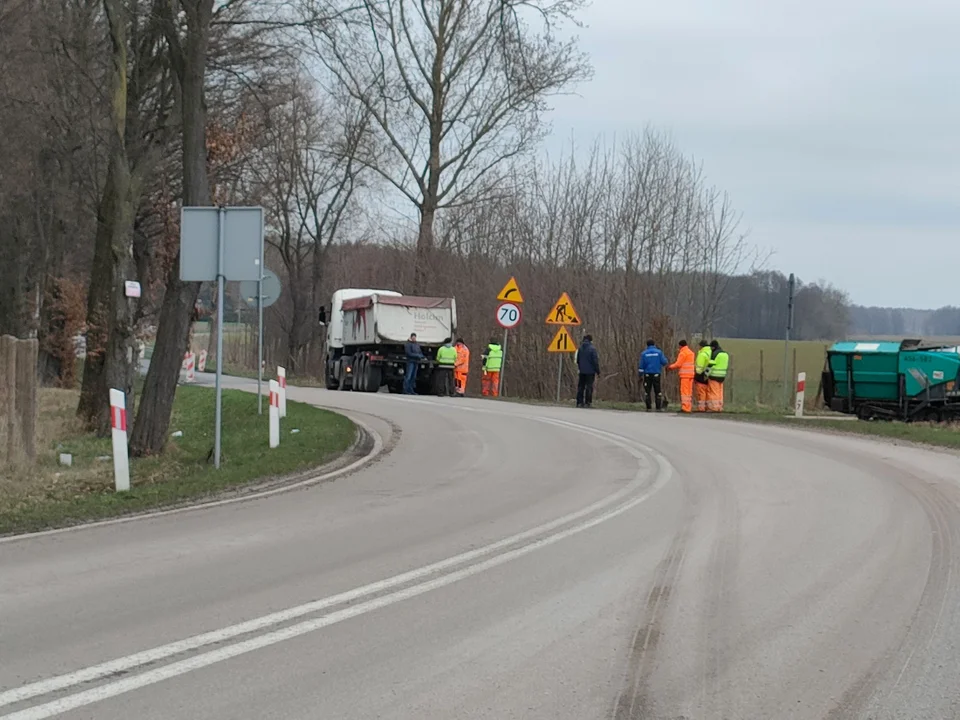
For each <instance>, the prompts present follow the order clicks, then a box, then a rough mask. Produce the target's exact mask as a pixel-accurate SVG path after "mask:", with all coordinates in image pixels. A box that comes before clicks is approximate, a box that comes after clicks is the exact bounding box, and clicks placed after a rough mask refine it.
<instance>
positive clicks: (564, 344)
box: [547, 325, 577, 352]
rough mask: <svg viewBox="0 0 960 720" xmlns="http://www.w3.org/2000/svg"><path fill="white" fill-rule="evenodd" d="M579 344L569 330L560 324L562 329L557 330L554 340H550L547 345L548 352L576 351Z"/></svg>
mask: <svg viewBox="0 0 960 720" xmlns="http://www.w3.org/2000/svg"><path fill="white" fill-rule="evenodd" d="M576 351H577V344H576V343H575V342H574V341H573V338H572V337H570V333H569V332H567V329H566V328H565V327H563V326H562V325H561V326H560V329H559V330H557V334H556V335H554V336H553V340H551V341H550V344H549V345H547V352H576Z"/></svg>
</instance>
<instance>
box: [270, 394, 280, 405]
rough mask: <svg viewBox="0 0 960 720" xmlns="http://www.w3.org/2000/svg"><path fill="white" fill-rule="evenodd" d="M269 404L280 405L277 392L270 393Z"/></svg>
mask: <svg viewBox="0 0 960 720" xmlns="http://www.w3.org/2000/svg"><path fill="white" fill-rule="evenodd" d="M270 404H271V405H273V407H280V395H279V394H278V393H275V392H272V393H270Z"/></svg>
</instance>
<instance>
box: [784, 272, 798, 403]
mask: <svg viewBox="0 0 960 720" xmlns="http://www.w3.org/2000/svg"><path fill="white" fill-rule="evenodd" d="M795 286H796V279H795V278H794V276H793V273H790V287H789V289H788V295H787V327H786V332H785V335H784V339H783V404H784V405H785V406H786V407H790V399H789V398H790V383H788V382H787V375H788V373H789V372H790V359H789V357H788V355H789V354H790V331H791V330H793V292H794V288H795Z"/></svg>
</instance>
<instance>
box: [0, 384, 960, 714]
mask: <svg viewBox="0 0 960 720" xmlns="http://www.w3.org/2000/svg"><path fill="white" fill-rule="evenodd" d="M290 397H291V398H292V399H299V400H307V401H311V402H317V403H321V404H324V405H328V406H333V407H341V408H345V409H348V410H350V411H352V413H353V414H354V415H355V417H357V418H359V419H361V420H363V421H364V422H366V423H368V424H369V425H370V426H371V427H372V428H374V429H375V430H376V431H377V432H378V433H381V434H382V436H383V437H384V441H385V444H386V446H387V450H388V452H387V453H386V454H385V455H383V456H382V457H381V458H380V459H379V460H376V461H374V462H373V463H371V464H370V465H368V466H366V467H365V468H364V469H362V470H360V471H358V472H356V473H355V474H352V475H349V476H346V477H341V478H339V479H337V480H335V481H333V482H329V483H324V484H320V485H316V486H312V487H309V488H305V489H300V490H295V491H291V492H289V493H282V494H278V495H274V496H272V497H269V498H263V499H259V500H253V501H247V502H241V503H236V504H232V505H225V506H220V507H216V508H210V509H205V510H198V511H192V512H187V513H182V514H176V515H168V516H162V517H157V518H152V519H146V520H138V521H135V522H129V523H125V524H116V525H107V526H103V527H97V528H91V529H82V530H77V531H71V532H66V533H60V534H54V535H47V536H42V537H34V538H29V539H23V540H17V541H13V542H3V543H0V720H12V719H13V718H17V719H18V720H28V719H29V720H37V719H39V718H47V717H64V718H70V719H72V720H79V719H80V718H98V719H100V718H103V719H105V720H112V719H117V720H120V719H124V720H128V719H130V718H137V719H138V720H149V719H152V718H156V719H158V720H160V719H163V720H177V719H187V718H190V719H193V718H205V719H207V718H210V719H217V720H219V719H223V720H228V719H229V720H236V719H237V718H255V719H257V720H266V719H268V718H283V719H284V720H295V719H298V718H304V719H307V718H310V719H311V720H313V719H317V718H322V719H326V718H338V719H339V718H351V719H352V718H360V719H366V718H409V719H411V720H426V719H430V718H437V719H442V720H448V719H454V718H456V719H458V720H459V719H461V718H463V719H466V718H495V719H498V720H500V719H508V718H544V719H549V720H560V719H570V720H589V719H591V718H597V719H601V718H613V719H615V720H626V719H627V718H651V719H652V718H664V719H671V720H677V719H680V718H686V719H688V720H692V719H694V718H696V719H700V718H717V719H725V720H732V719H734V718H736V719H740V718H746V719H751V720H752V719H768V718H811V719H812V718H832V719H839V718H873V719H875V720H880V719H886V718H925V719H934V718H954V717H958V716H960V684H958V682H957V677H958V674H960V662H958V661H960V649H958V643H960V592H958V586H957V581H958V578H960V573H958V570H960V568H958V557H960V550H958V548H960V538H958V531H960V488H958V473H957V469H958V467H960V465H958V460H957V457H956V456H955V455H952V454H947V453H936V452H932V451H923V450H918V449H913V448H905V447H897V446H893V445H891V444H889V443H886V444H882V443H879V442H871V441H867V440H862V439H858V438H851V437H839V436H828V435H823V434H817V433H811V432H800V431H793V430H790V429H783V428H774V427H754V426H749V425H744V424H740V423H733V422H724V421H717V420H712V419H711V420H707V419H703V418H699V419H698V418H682V417H673V416H668V415H647V414H636V413H616V412H608V411H600V410H574V409H561V408H541V407H535V406H524V405H517V404H510V403H497V402H491V401H483V400H472V399H445V398H429V397H423V398H405V397H400V396H391V395H385V394H378V395H360V394H353V393H335V392H326V391H321V390H299V389H291V390H290Z"/></svg>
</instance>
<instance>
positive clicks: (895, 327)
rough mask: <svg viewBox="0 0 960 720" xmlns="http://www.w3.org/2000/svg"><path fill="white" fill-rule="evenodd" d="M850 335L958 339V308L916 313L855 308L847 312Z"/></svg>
mask: <svg viewBox="0 0 960 720" xmlns="http://www.w3.org/2000/svg"><path fill="white" fill-rule="evenodd" d="M850 334H851V335H888V336H891V337H920V338H922V337H957V336H960V307H953V306H946V307H942V308H939V309H937V310H916V309H913V308H883V307H862V306H854V307H852V308H851V309H850Z"/></svg>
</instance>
